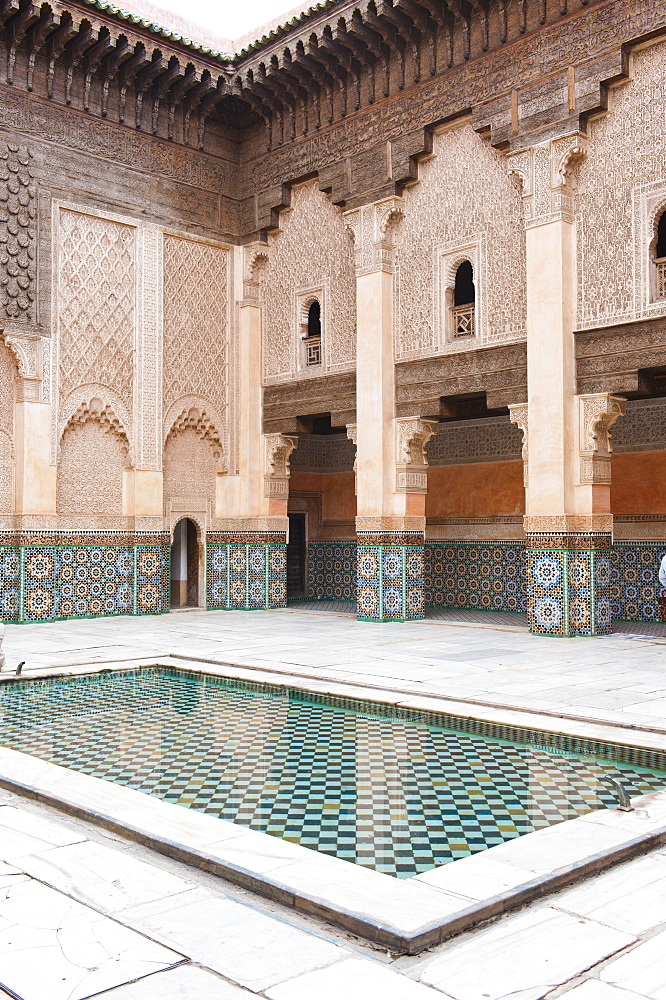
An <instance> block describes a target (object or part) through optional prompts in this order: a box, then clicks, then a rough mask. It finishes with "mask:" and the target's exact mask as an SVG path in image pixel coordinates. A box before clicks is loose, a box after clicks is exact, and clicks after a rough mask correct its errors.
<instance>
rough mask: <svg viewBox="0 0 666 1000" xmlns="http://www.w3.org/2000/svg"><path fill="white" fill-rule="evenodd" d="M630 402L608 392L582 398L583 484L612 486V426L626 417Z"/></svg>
mask: <svg viewBox="0 0 666 1000" xmlns="http://www.w3.org/2000/svg"><path fill="white" fill-rule="evenodd" d="M626 408H627V402H626V400H625V399H623V398H622V396H613V395H611V394H610V393H608V392H594V393H586V394H584V395H581V396H579V397H578V439H579V448H580V482H581V484H582V485H588V484H590V485H604V486H608V485H610V481H611V454H612V451H613V446H612V443H611V427H612V426H613V424H614V423H615V421H616V420H618V418H619V417H623V416H624V414H625V412H626Z"/></svg>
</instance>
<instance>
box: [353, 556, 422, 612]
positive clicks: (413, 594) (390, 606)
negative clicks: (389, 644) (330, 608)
mask: <svg viewBox="0 0 666 1000" xmlns="http://www.w3.org/2000/svg"><path fill="white" fill-rule="evenodd" d="M423 580H424V575H423V544H422V543H417V542H413V543H411V544H406V545H400V544H386V545H384V544H381V543H380V544H370V545H368V544H363V543H361V542H360V541H359V545H358V565H357V592H356V600H357V613H358V617H359V618H360V619H362V620H366V621H408V620H412V619H416V618H423V617H424V613H425V612H424V607H425V605H424V600H423Z"/></svg>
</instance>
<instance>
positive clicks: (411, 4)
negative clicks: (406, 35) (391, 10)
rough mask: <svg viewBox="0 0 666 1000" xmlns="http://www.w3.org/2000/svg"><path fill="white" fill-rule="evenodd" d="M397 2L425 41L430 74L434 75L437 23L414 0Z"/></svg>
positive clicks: (435, 68) (435, 70)
mask: <svg viewBox="0 0 666 1000" xmlns="http://www.w3.org/2000/svg"><path fill="white" fill-rule="evenodd" d="M398 3H399V5H400V7H401V8H402V9H403V10H404V11H405V13H406V14H407V15H408V16H409V17H410V18H411V19H412V21H413V22H414V24H415V25H416V27H417V30H418V31H419V32H420V33H421V39H425V41H426V44H427V46H428V52H429V53H430V75H431V76H434V75H435V73H436V72H437V25H436V23H435V22H434V21H433V19H432V17H430V14H429V12H428V11H426V10H424V9H423V6H422V5H421V4H419V3H417V2H416V0H398Z"/></svg>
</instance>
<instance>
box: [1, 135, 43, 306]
mask: <svg viewBox="0 0 666 1000" xmlns="http://www.w3.org/2000/svg"><path fill="white" fill-rule="evenodd" d="M36 194H37V189H36V186H35V182H34V172H33V167H32V151H31V150H30V149H29V148H28V147H27V146H23V145H19V144H18V143H9V142H1V143H0V295H1V298H2V313H3V316H5V317H7V318H9V319H13V320H26V321H28V322H33V323H34V322H36V315H35V294H36V290H35V282H36V239H37V237H36V224H35V213H36Z"/></svg>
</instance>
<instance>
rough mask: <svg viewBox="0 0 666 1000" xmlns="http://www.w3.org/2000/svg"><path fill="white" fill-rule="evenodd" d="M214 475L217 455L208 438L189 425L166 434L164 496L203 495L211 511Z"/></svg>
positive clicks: (184, 497) (213, 497) (213, 502)
mask: <svg viewBox="0 0 666 1000" xmlns="http://www.w3.org/2000/svg"><path fill="white" fill-rule="evenodd" d="M216 476H217V459H216V458H215V451H214V448H213V446H212V445H211V444H210V443H209V442H208V441H204V440H202V439H201V438H200V437H199V435H198V434H197V433H196V431H195V430H194V429H193V428H191V427H186V428H185V429H184V430H182V431H177V432H176V433H173V434H170V435H169V437H168V438H167V442H166V445H165V447H164V498H165V500H173V499H174V498H179V499H188V500H195V501H196V500H204V499H205V500H208V501H210V505H211V506H210V509H211V511H214V510H215V484H216ZM197 509H198V506H197Z"/></svg>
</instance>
